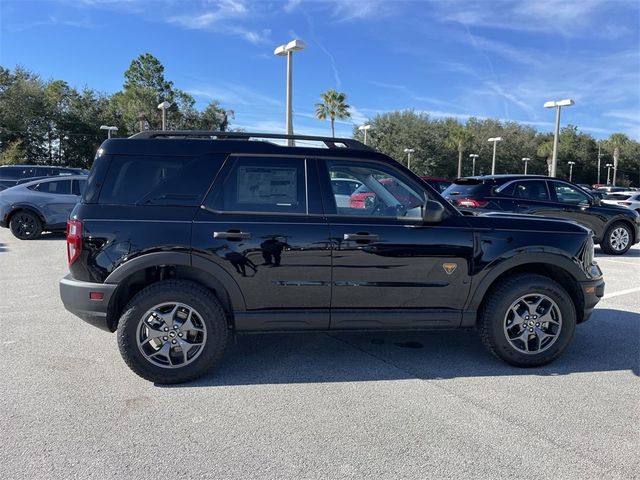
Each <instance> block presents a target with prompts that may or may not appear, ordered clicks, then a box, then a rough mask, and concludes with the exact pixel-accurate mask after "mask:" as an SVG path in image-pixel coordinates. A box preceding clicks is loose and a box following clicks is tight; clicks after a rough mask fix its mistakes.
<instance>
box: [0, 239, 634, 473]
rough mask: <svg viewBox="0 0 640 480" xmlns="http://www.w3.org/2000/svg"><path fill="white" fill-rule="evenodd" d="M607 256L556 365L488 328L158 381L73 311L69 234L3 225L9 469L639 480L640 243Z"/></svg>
mask: <svg viewBox="0 0 640 480" xmlns="http://www.w3.org/2000/svg"><path fill="white" fill-rule="evenodd" d="M597 260H598V262H599V263H600V265H601V267H602V269H603V271H604V272H605V280H606V282H607V288H606V297H605V299H604V300H603V301H601V302H600V304H599V305H598V308H597V310H596V311H595V313H594V315H593V317H592V318H591V319H590V320H589V321H588V322H587V323H585V324H582V325H580V326H578V328H577V332H576V336H575V337H574V340H573V342H572V344H571V346H570V348H569V350H568V351H567V352H566V353H565V354H564V355H563V356H562V357H561V358H560V359H559V360H558V361H556V362H555V363H553V364H552V365H550V366H547V367H545V368H539V369H532V370H521V369H517V368H513V367H510V366H508V365H506V364H504V363H502V362H501V361H499V360H497V359H494V358H493V357H491V356H490V355H489V354H488V353H486V352H485V350H484V348H483V347H482V345H481V343H480V340H479V339H478V337H477V335H476V334H475V333H474V332H453V331H451V332H430V333H397V334H389V333H373V334H355V333H354V334H348V333H342V334H334V333H332V334H322V333H317V334H306V335H294V334H289V335H273V336H266V335H260V336H251V337H241V338H239V339H238V340H237V342H236V343H235V344H234V345H232V346H231V347H230V349H229V350H228V352H227V355H226V358H225V360H224V362H223V364H222V365H221V366H220V367H219V368H218V369H217V370H214V371H212V372H211V373H210V374H209V375H207V376H206V377H205V378H203V379H201V380H199V381H197V382H193V383H189V384H185V385H179V386H173V387H160V386H154V385H153V384H151V383H148V382H146V381H144V380H142V379H140V378H138V377H137V376H135V375H134V374H133V373H132V372H131V371H130V370H129V369H128V368H127V366H126V365H125V364H124V362H123V361H122V360H121V358H120V355H119V353H118V349H117V345H116V339H115V336H114V335H110V334H108V333H105V332H102V331H100V330H98V329H96V328H93V327H91V326H89V325H86V324H84V323H83V322H82V321H81V320H79V319H77V318H76V317H74V316H73V315H71V314H70V313H67V312H66V310H65V309H64V308H63V306H62V303H61V302H60V299H59V296H58V284H57V282H58V279H59V278H60V277H61V276H62V275H63V274H64V273H65V272H66V254H65V245H64V238H63V237H62V236H59V235H58V236H55V235H45V237H44V238H43V239H40V240H34V241H29V242H21V241H19V240H16V239H15V238H14V237H13V236H11V234H10V233H9V231H8V230H6V229H0V326H1V328H2V333H1V334H0V365H2V367H3V375H2V376H1V377H0V402H1V405H2V409H1V411H0V432H2V441H1V442H0V465H2V477H3V478H7V479H18V478H25V479H33V478H40V479H48V478H60V479H70V478H90V477H91V478H119V479H121V478H137V479H145V478H154V479H155V478H158V477H159V476H163V477H164V478H190V479H192V478H215V479H222V478H260V479H262V478H274V479H276V478H277V479H284V478H292V479H294V478H295V479H299V478H323V479H325V478H371V479H374V478H375V479H378V478H389V479H396V478H416V479H425V478H445V477H446V478H504V477H515V478H532V479H533V478H536V479H539V478H554V479H557V478H608V479H609V478H638V477H639V476H640V454H639V453H640V382H639V380H638V375H640V288H639V287H640V246H638V245H636V246H634V247H633V249H632V250H631V251H630V252H629V253H628V254H627V255H624V256H622V257H610V256H606V255H603V254H602V253H597Z"/></svg>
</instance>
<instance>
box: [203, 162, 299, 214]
mask: <svg viewBox="0 0 640 480" xmlns="http://www.w3.org/2000/svg"><path fill="white" fill-rule="evenodd" d="M305 167H306V160H304V159H302V158H268V159H265V158H261V157H255V158H253V157H238V158H235V159H234V160H233V163H232V165H231V168H229V170H228V173H227V174H226V175H225V177H224V178H222V179H219V180H218V181H217V182H216V185H215V186H214V191H213V192H212V195H211V196H210V197H209V198H208V199H207V202H206V204H207V206H208V207H209V208H211V209H213V210H216V211H221V212H258V213H307V197H306V190H307V189H306V168H305Z"/></svg>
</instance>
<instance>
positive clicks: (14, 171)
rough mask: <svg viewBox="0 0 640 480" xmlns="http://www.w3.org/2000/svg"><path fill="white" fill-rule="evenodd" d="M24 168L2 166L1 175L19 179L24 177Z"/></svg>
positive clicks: (7, 178)
mask: <svg viewBox="0 0 640 480" xmlns="http://www.w3.org/2000/svg"><path fill="white" fill-rule="evenodd" d="M21 172H22V168H18V167H4V168H0V177H1V178H4V179H6V180H18V179H19V178H21V177H22V173H21Z"/></svg>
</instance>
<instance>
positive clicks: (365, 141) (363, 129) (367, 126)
mask: <svg viewBox="0 0 640 480" xmlns="http://www.w3.org/2000/svg"><path fill="white" fill-rule="evenodd" d="M358 130H360V131H361V132H364V144H365V145H366V144H367V130H371V125H369V124H365V125H360V126H359V127H358Z"/></svg>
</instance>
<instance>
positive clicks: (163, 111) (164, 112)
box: [158, 101, 171, 130]
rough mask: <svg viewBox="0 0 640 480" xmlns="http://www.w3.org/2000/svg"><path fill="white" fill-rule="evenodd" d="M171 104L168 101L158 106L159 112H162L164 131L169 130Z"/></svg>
mask: <svg viewBox="0 0 640 480" xmlns="http://www.w3.org/2000/svg"><path fill="white" fill-rule="evenodd" d="M170 106H171V104H170V103H169V102H167V101H164V102H162V103H161V104H160V105H158V110H162V130H166V129H167V108H169V107H170Z"/></svg>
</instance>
